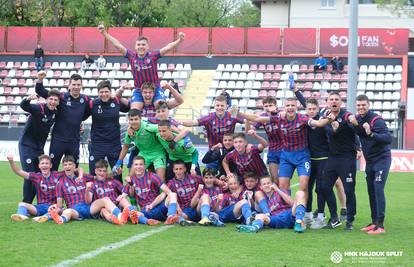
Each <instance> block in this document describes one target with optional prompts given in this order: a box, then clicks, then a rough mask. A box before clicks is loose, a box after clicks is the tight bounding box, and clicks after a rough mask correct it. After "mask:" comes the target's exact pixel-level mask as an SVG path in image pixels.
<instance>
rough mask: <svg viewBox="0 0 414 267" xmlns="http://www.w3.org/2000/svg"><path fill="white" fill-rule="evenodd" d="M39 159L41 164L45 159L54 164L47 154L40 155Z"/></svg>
mask: <svg viewBox="0 0 414 267" xmlns="http://www.w3.org/2000/svg"><path fill="white" fill-rule="evenodd" d="M37 159H38V160H39V162H41V161H42V160H44V159H47V160H48V161H49V162H50V163H52V159H51V158H50V157H49V156H48V155H45V154H43V155H40V156H39V157H38V158H37Z"/></svg>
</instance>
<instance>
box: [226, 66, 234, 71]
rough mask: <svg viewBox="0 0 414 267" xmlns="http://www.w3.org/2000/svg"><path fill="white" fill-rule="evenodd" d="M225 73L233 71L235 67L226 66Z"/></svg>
mask: <svg viewBox="0 0 414 267" xmlns="http://www.w3.org/2000/svg"><path fill="white" fill-rule="evenodd" d="M225 71H233V65H232V64H226V68H225Z"/></svg>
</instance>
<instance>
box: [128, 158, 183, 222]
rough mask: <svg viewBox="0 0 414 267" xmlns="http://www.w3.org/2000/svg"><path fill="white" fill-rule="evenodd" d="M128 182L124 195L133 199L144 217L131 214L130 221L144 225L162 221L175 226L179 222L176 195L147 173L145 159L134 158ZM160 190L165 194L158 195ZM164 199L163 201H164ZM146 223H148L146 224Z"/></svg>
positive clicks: (157, 178) (153, 174)
mask: <svg viewBox="0 0 414 267" xmlns="http://www.w3.org/2000/svg"><path fill="white" fill-rule="evenodd" d="M125 180H126V181H127V182H128V183H127V184H126V186H125V189H124V195H125V194H128V195H129V196H131V197H135V199H136V201H137V205H139V206H140V207H141V212H142V214H143V215H144V216H139V215H140V214H138V213H137V212H135V211H133V212H131V221H132V222H133V223H136V222H140V223H143V224H145V223H146V222H145V221H146V220H148V219H155V220H158V221H164V220H165V224H175V223H177V222H178V220H179V216H178V215H177V194H176V193H174V192H171V190H170V189H169V188H168V186H167V185H166V184H164V182H163V180H161V178H160V177H158V176H157V175H156V174H155V173H152V172H147V171H146V169H145V159H144V158H143V157H141V156H136V157H135V158H134V160H133V163H132V169H131V176H130V177H126V178H125ZM160 190H161V191H162V192H163V193H165V194H159V192H160ZM164 199H165V200H164ZM147 223H148V222H147Z"/></svg>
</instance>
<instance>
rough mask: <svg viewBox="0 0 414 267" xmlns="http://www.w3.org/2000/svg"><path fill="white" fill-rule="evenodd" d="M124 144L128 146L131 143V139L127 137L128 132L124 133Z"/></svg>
mask: <svg viewBox="0 0 414 267" xmlns="http://www.w3.org/2000/svg"><path fill="white" fill-rule="evenodd" d="M124 142H125V144H127V145H130V144H131V143H132V138H131V136H129V135H128V131H127V132H126V133H125V137H124Z"/></svg>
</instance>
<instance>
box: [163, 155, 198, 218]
mask: <svg viewBox="0 0 414 267" xmlns="http://www.w3.org/2000/svg"><path fill="white" fill-rule="evenodd" d="M173 171H174V178H173V179H171V180H169V181H168V188H170V190H171V191H172V192H175V193H176V194H177V202H178V207H177V211H178V213H179V214H180V221H179V223H180V225H182V226H185V225H192V224H193V223H192V222H195V221H198V220H200V217H199V216H198V214H197V211H196V207H197V204H198V197H197V196H196V194H197V192H198V194H201V192H202V190H203V188H204V185H203V179H202V177H201V176H197V175H195V176H193V175H191V174H189V173H188V172H187V170H186V164H185V163H184V161H182V160H176V161H174V164H173Z"/></svg>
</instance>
